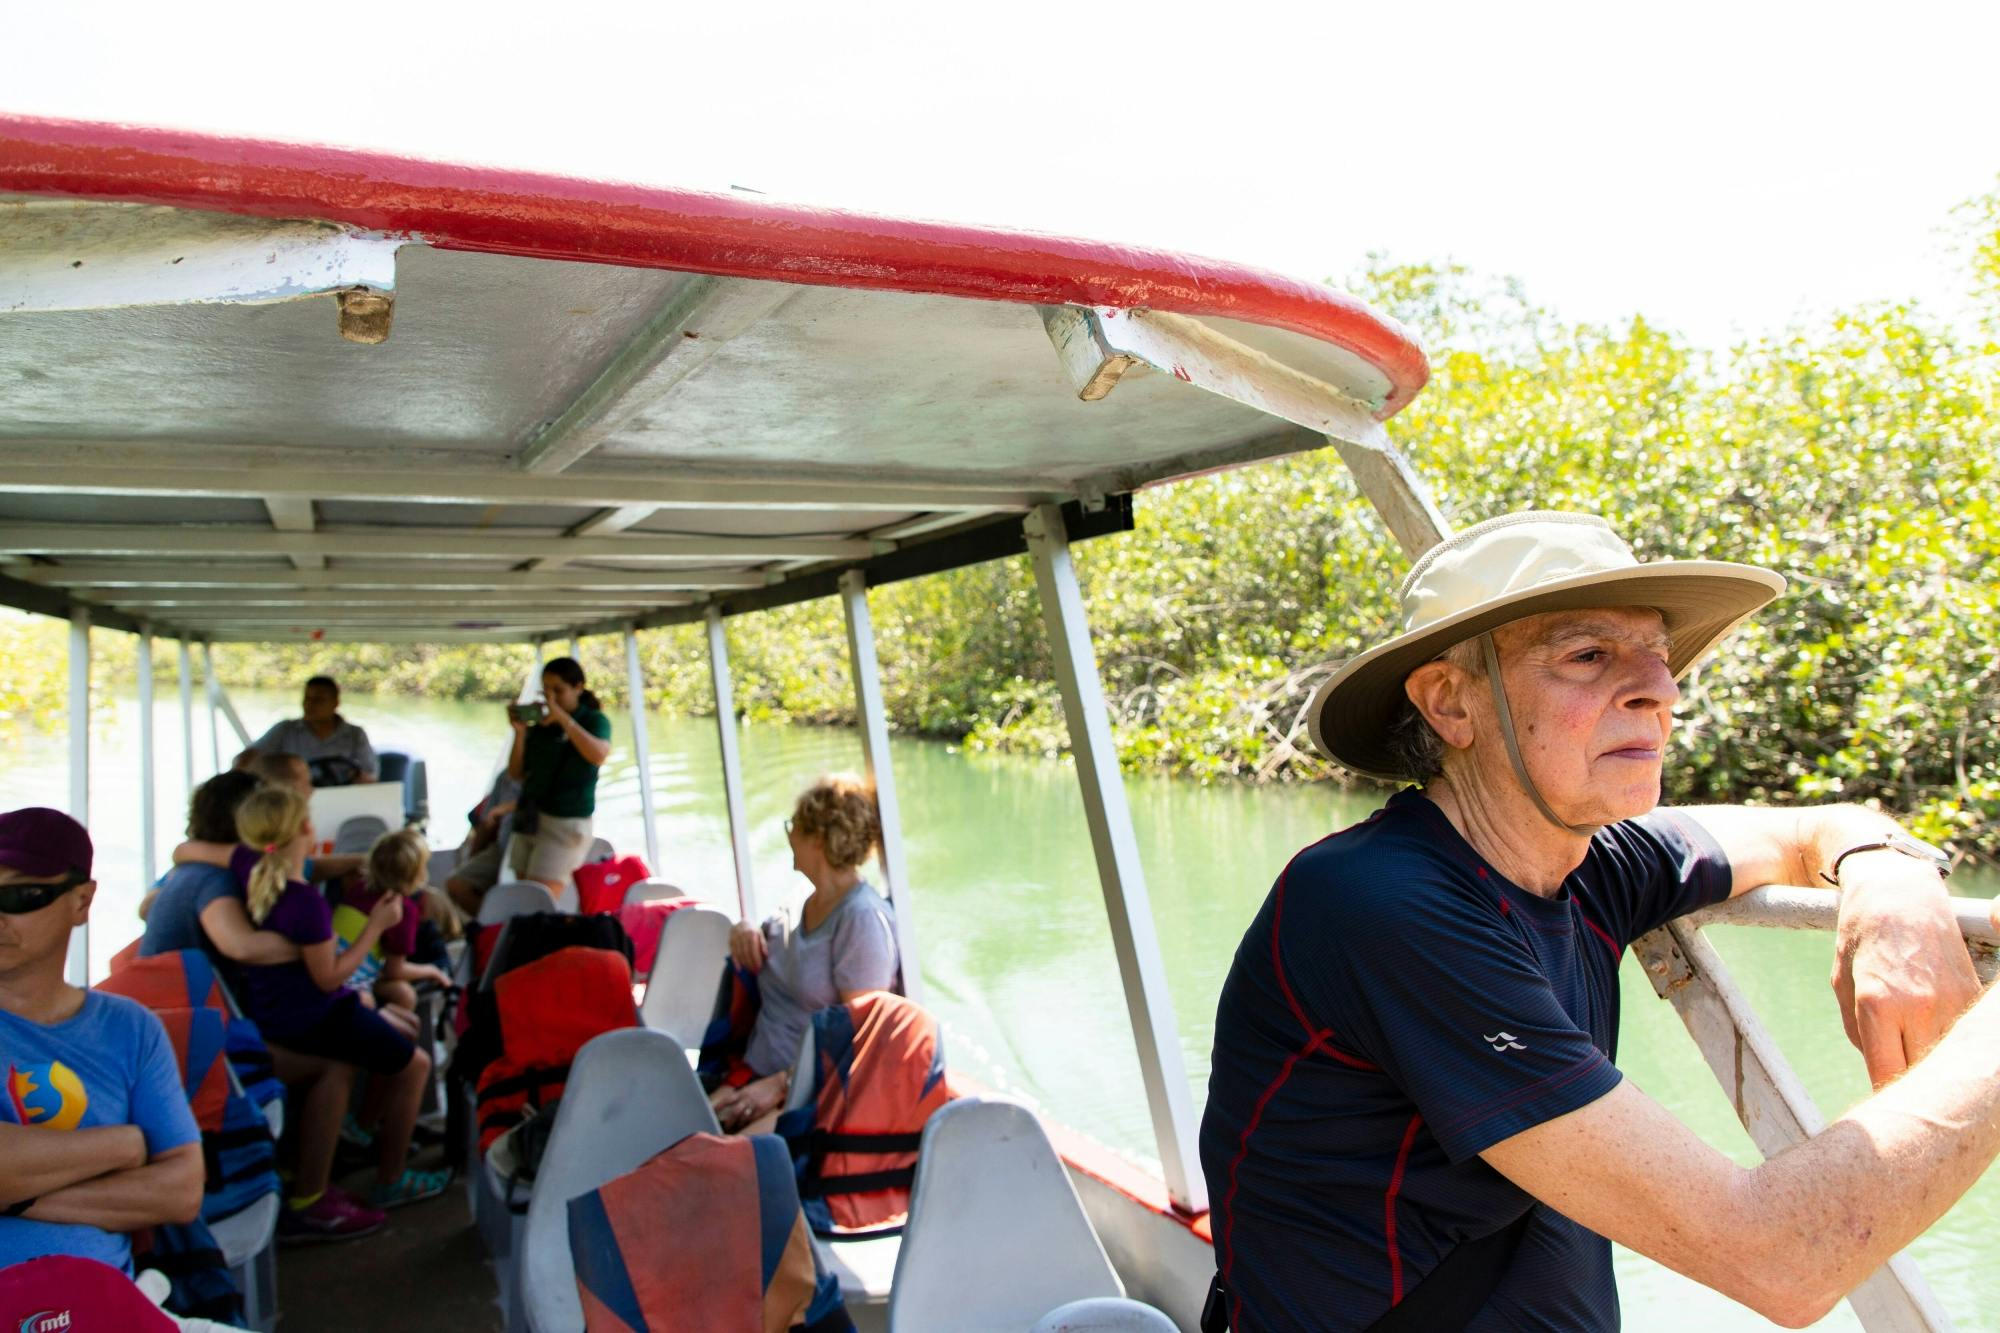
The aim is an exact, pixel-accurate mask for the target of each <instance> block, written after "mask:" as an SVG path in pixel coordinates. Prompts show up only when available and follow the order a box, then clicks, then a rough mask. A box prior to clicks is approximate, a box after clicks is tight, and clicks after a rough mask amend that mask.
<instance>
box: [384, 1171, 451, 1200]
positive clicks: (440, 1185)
mask: <svg viewBox="0 0 2000 1333" xmlns="http://www.w3.org/2000/svg"><path fill="white" fill-rule="evenodd" d="M449 1188H451V1172H449V1171H418V1170H416V1169H414V1168H410V1169H406V1170H405V1171H404V1172H403V1174H402V1175H400V1176H398V1177H397V1178H396V1180H395V1182H394V1183H393V1184H389V1185H382V1184H378V1185H376V1186H375V1188H374V1189H373V1190H371V1191H369V1194H368V1203H369V1206H371V1207H374V1208H383V1209H388V1208H400V1207H402V1206H403V1205H404V1204H406V1203H420V1202H422V1201H423V1200H425V1199H435V1198H436V1197H437V1196H438V1195H440V1194H443V1193H444V1192H445V1191H446V1190H447V1189H449Z"/></svg>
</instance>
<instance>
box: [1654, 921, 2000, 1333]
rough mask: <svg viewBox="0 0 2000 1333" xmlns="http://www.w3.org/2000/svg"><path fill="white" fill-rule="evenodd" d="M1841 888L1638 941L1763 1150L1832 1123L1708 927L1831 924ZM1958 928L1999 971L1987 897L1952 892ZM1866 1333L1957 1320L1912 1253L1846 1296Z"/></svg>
mask: <svg viewBox="0 0 2000 1333" xmlns="http://www.w3.org/2000/svg"><path fill="white" fill-rule="evenodd" d="M1839 907H1840V895H1839V894H1838V893H1836V892H1834V891H1833V890H1831V889H1797V888H1786V887H1781V886H1775V885H1774V886H1772V887H1770V888H1764V889H1758V890H1756V891H1755V892H1752V893H1747V894H1744V895H1743V896H1742V897H1740V898H1735V899H1732V900H1731V901H1729V902H1726V903H1722V904H1720V905H1718V906H1715V907H1711V908H1708V909H1706V910H1705V911H1701V912H1696V913H1693V914H1692V915H1690V916H1685V917H1682V918H1681V919H1680V920H1678V921H1670V922H1668V923H1667V924H1666V925H1664V926H1662V927H1660V928H1659V929H1658V930H1655V931H1653V932H1652V933H1651V934H1648V935H1645V936H1643V937H1641V938H1640V939H1639V940H1637V941H1636V942H1634V944H1633V945H1632V952H1633V954H1634V955H1635V956H1636V957H1637V958H1638V959H1639V961H1640V963H1641V964H1642V965H1643V966H1644V967H1645V969H1646V975H1647V977H1648V979H1650V980H1651V981H1652V983H1653V989H1655V990H1656V991H1658V992H1659V993H1660V996H1661V997H1662V998H1663V999H1665V1000H1667V1001H1668V1002H1670V1003H1671V1004H1672V1005H1673V1006H1674V1010H1675V1012H1677V1013H1678V1014H1680V1016H1681V1021H1682V1022H1683V1023H1685V1024H1687V1030H1688V1034H1689V1035H1690V1036H1692V1037H1693V1038H1694V1043H1695V1045H1696V1046H1697V1047H1699V1048H1700V1050H1701V1054H1702V1058H1703V1059H1704V1060H1706V1061H1708V1067H1709V1069H1710V1070H1712V1071H1713V1072H1714V1074H1715V1077H1716V1080H1717V1081H1718V1082H1719V1083H1721V1084H1722V1090H1723V1091H1724V1092H1725V1093H1727V1094H1728V1096H1729V1099H1730V1104H1731V1105H1732V1106H1734V1107H1735V1108H1736V1117H1737V1119H1739V1120H1741V1121H1742V1122H1743V1128H1744V1129H1746V1130H1747V1131H1749V1134H1750V1139H1751V1142H1753V1143H1755V1144H1756V1145H1757V1150H1758V1151H1759V1152H1761V1153H1763V1154H1764V1156H1766V1157H1774V1156H1776V1155H1777V1154H1778V1153H1781V1152H1783V1151H1784V1150H1785V1149H1787V1148H1789V1147H1791V1146H1792V1145H1793V1144H1796V1143H1801V1142H1804V1141H1805V1140H1806V1139H1809V1138H1811V1137H1812V1136H1813V1135H1815V1134H1817V1133H1819V1132H1820V1130H1822V1129H1824V1128H1825V1127H1826V1118H1825V1117H1824V1116H1822V1115H1821V1114H1820V1112H1819V1108H1818V1107H1817V1106H1815V1105H1813V1100H1812V1097H1811V1096H1810V1095H1808V1094H1807V1092H1806V1090H1805V1086H1804V1085H1803V1084H1801V1083H1800V1082H1799V1078H1798V1075H1797V1074H1795V1073H1793V1072H1792V1067H1791V1065H1790V1064H1789V1063H1787V1062H1786V1060H1785V1056H1784V1052H1783V1051H1781V1050H1779V1048H1778V1043H1777V1042H1776V1041H1775V1040H1773V1039H1772V1037H1771V1035H1770V1033H1768V1032H1766V1031H1765V1030H1764V1025H1763V1023H1762V1022H1761V1021H1759V1019H1758V1017H1757V1012H1756V1010H1754V1009H1753V1008H1751V1006H1750V1001H1749V999H1748V998H1747V997H1745V996H1744V994H1743V991H1742V990H1741V988H1739V987H1738V986H1737V984H1736V979H1735V978H1734V977H1732V976H1731V975H1730V974H1729V968H1728V967H1727V965H1725V964H1724V963H1723V961H1722V957H1721V955H1720V954H1718V953H1716V951H1715V946H1713V945H1712V944H1710V943H1709V942H1708V940H1707V939H1706V938H1705V937H1704V936H1703V935H1702V928H1703V927H1704V926H1712V925H1732V926H1767V927H1775V928H1777V929H1780V930H1829V931H1830V930H1832V929H1833V927H1834V922H1835V919H1836V917H1837V915H1838V912H1839ZM1952 907H1953V909H1954V910H1955V911H1956V912H1957V914H1958V924H1959V929H1960V931H1961V932H1963V934H1964V935H1965V940H1966V948H1967V950H1968V951H1969V952H1970V953H1971V955H1972V963H1973V967H1974V969H1975V970H1977V971H1978V973H1979V976H1980V978H1981V980H1991V979H1992V977H1993V975H1994V973H1995V971H1996V970H2000V956H1997V955H2000V934H1996V933H1995V932H1994V930H1993V925H1992V922H1991V920H1990V919H1989V918H1988V916H1987V904H1986V903H1984V902H1977V901H1973V900H1970V899H1965V898H1954V899H1953V900H1952ZM1847 1300H1848V1303H1849V1304H1850V1305H1852V1306H1853V1307H1854V1313H1855V1315H1856V1316H1857V1317H1858V1318H1859V1319H1860V1320H1861V1324H1862V1326H1863V1327H1864V1328H1867V1329H1868V1330H1870V1333H1906V1331H1907V1333H1917V1331H1918V1330H1922V1331H1923V1333H1944V1330H1947V1329H1949V1328H1951V1326H1952V1325H1951V1319H1950V1317H1949V1316H1947V1315H1946V1314H1945V1312H1944V1310H1943V1308H1942V1307H1941V1306H1940V1305H1939V1304H1938V1302H1937V1298H1936V1297H1935V1296H1933V1295H1932V1294H1931V1290H1930V1287H1929V1285H1928V1284H1926V1283H1925V1282H1924V1280H1923V1277H1922V1275H1921V1274H1919V1273H1918V1272H1917V1266H1916V1264H1915V1263H1914V1262H1913V1261H1912V1260H1911V1259H1910V1257H1909V1256H1908V1255H1907V1254H1899V1255H1897V1256H1896V1257H1895V1258H1893V1259H1891V1260H1890V1261H1889V1262H1888V1263H1886V1264H1884V1265H1883V1266H1882V1267H1881V1268H1879V1269H1877V1270H1876V1271H1875V1273H1874V1274H1873V1275H1871V1276H1870V1277H1869V1278H1868V1280H1867V1281H1865V1282H1863V1283H1862V1284H1861V1285H1860V1286H1858V1287H1856V1288H1855V1289H1854V1290H1853V1291H1852V1292H1850V1293H1849V1294H1848V1297H1847Z"/></svg>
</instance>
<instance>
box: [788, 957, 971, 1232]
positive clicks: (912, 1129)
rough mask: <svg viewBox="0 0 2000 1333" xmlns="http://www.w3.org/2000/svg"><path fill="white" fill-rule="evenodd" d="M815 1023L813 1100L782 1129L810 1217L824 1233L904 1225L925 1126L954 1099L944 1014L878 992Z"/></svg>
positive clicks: (822, 1012)
mask: <svg viewBox="0 0 2000 1333" xmlns="http://www.w3.org/2000/svg"><path fill="white" fill-rule="evenodd" d="M812 1024H813V1046H814V1050H815V1053H816V1055H817V1059H816V1060H815V1062H814V1067H813V1071H812V1076H813V1079H814V1083H815V1086H814V1089H813V1093H812V1100H811V1101H810V1102H808V1103H807V1104H806V1105H803V1106H800V1107H799V1108H797V1109H796V1110H793V1111H788V1112H786V1113H785V1114H784V1115H783V1116H781V1117H779V1120H778V1125H777V1131H778V1133H779V1134H781V1135H783V1136H784V1137H785V1139H786V1140H787V1142H788V1143H789V1144H790V1145H791V1149H792V1155H793V1158H794V1161H795V1163H796V1165H797V1168H798V1178H799V1197H800V1199H801V1200H803V1201H804V1206H805V1214H806V1217H807V1219H808V1220H810V1221H811V1223H812V1226H813V1229H814V1230H815V1231H818V1232H820V1233H821V1234H822V1235H843V1234H850V1233H854V1232H866V1231H878V1230H886V1229H891V1228H894V1227H896V1226H899V1225H901V1223H902V1221H903V1219H904V1218H905V1217H906V1216H907V1215H908V1213H909V1211H910V1185H911V1182H912V1181H913V1180H914V1179H915V1178H916V1167H917V1145H918V1143H919V1142H920V1141H921V1139H922V1136H923V1130H924V1124H925V1122H926V1121H928V1120H929V1119H930V1118H931V1112H933V1111H935V1110H937V1109H938V1108H939V1107H940V1106H943V1105H944V1104H945V1103H946V1102H947V1101H949V1100H951V1092H950V1091H949V1089H947V1088H946V1087H945V1078H944V1046H943V1043H942V1041H941V1040H940V1039H939V1035H938V1025H937V1020H936V1019H935V1018H933V1017H932V1016H931V1014H930V1013H929V1011H928V1010H926V1009H925V1008H924V1007H923V1006H922V1005H920V1004H918V1003H916V1001H914V1000H908V999H905V998H904V997H902V996H900V995H895V994H892V993H891V992H889V991H870V992H869V993H868V994H866V995H863V996H861V997H860V998H859V999H856V1000H852V1001H849V1002H848V1003H846V1004H837V1005H833V1006H831V1007H830V1008H826V1009H822V1010H820V1011H819V1012H818V1013H816V1014H814V1015H813V1017H812Z"/></svg>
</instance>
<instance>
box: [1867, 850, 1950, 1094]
mask: <svg viewBox="0 0 2000 1333" xmlns="http://www.w3.org/2000/svg"><path fill="white" fill-rule="evenodd" d="M1841 879H1842V888H1841V895H1840V921H1839V925H1838V927H1837V929H1836V932H1835V936H1834V956H1833V978H1832V980H1833V990H1834V994H1835V995H1836V996H1837V997H1839V1000H1840V1021H1841V1023H1842V1024H1843V1025H1844V1026H1845V1027H1846V1029H1847V1039H1848V1040H1849V1041H1851V1042H1853V1043H1854V1045H1855V1047H1856V1048H1857V1049H1858V1050H1859V1051H1860V1052H1861V1058H1862V1059H1863V1060H1864V1061H1865V1062H1866V1063H1867V1066H1868V1079H1869V1082H1871V1083H1872V1084H1874V1085H1875V1086H1876V1087H1877V1088H1880V1087H1881V1086H1882V1085H1883V1084H1885V1083H1887V1082H1889V1081H1890V1080H1891V1079H1893V1078H1895V1077H1896V1076H1897V1075H1899V1074H1901V1073H1902V1072H1903V1071H1904V1070H1906V1069H1908V1068H1909V1067H1910V1066H1911V1065H1913V1064H1915V1063H1916V1062H1917V1061H1918V1060H1920V1059H1922V1058H1923V1056H1924V1053H1925V1052H1927V1051H1929V1050H1930V1048H1931V1047H1933V1046H1935V1045H1936V1044H1937V1042H1938V1039H1939V1038H1940V1037H1942V1036H1944V1034H1945V1032H1946V1031H1948V1030H1949V1029H1950V1027H1951V1025H1952V1024H1953V1023H1955V1022H1957V1021H1958V1016H1959V1015H1960V1014H1962V1013H1964V1012H1965V1010H1966V1007H1967V1006H1968V1005H1970V1004H1971V1003H1972V1002H1973V1001H1974V1000H1975V999H1977V998H1978V997H1979V977H1978V976H1977V974H1975V973H1974V972H1973V970H1972V959H1971V957H1970V956H1969V955H1968V954H1967V953H1966V950H1965V938H1964V936H1962V935H1961V934H1960V933H1959V929H1958V919H1957V917H1956V916H1955V915H1954V914H1953V912H1952V907H1951V898H1950V896H1949V894H1948V893H1946V891H1945V889H1944V885H1943V884H1942V883H1941V882H1940V881H1939V880H1938V877H1937V875H1936V873H1935V872H1933V871H1931V870H1929V869H1927V868H1926V867H1924V866H1922V865H1918V864H1916V863H1914V862H1912V861H1910V860H1909V859H1908V858H1906V857H1897V856H1895V855H1894V854H1890V855H1888V856H1882V855H1871V856H1868V857H1866V858H1862V857H1856V858H1853V859H1852V860H1850V861H1849V862H1848V864H1847V868H1846V872H1845V873H1844V874H1843V875H1842V877H1841Z"/></svg>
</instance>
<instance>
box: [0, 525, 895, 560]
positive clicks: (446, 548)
mask: <svg viewBox="0 0 2000 1333" xmlns="http://www.w3.org/2000/svg"><path fill="white" fill-rule="evenodd" d="M874 550H875V547H874V544H873V543H872V542H870V541H868V540H867V539H866V538H825V537H664V536H662V537H650V536H629V535H620V536H615V537H561V536H545V535H541V534H534V535H525V534H524V535H515V534H513V533H509V532H506V531H496V530H494V529H490V528H489V529H486V530H484V531H468V530H466V529H463V528H370V529H367V530H357V529H343V530H341V531H337V532H328V531H324V530H322V531H319V532H262V531H258V530H256V529H253V528H245V527H240V526H237V527H215V528H183V527H148V526H144V525H130V526H122V525H121V526H113V525H110V524H89V523H0V551H12V552H15V553H17V554H24V555H54V556H61V555H173V556H180V555H192V556H204V555H205V556H226V555H283V556H293V555H330V556H349V557H353V556H359V557H371V556H373V557H383V558H389V557H395V558H414V559H452V558H462V559H479V558H486V559H492V558H496V557H497V558H502V559H506V558H519V559H527V558H529V557H532V556H554V555H560V556H567V557H570V558H573V559H578V560H603V559H612V560H801V559H812V560H850V559H856V558H860V557H865V556H868V555H872V554H873V553H874Z"/></svg>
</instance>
